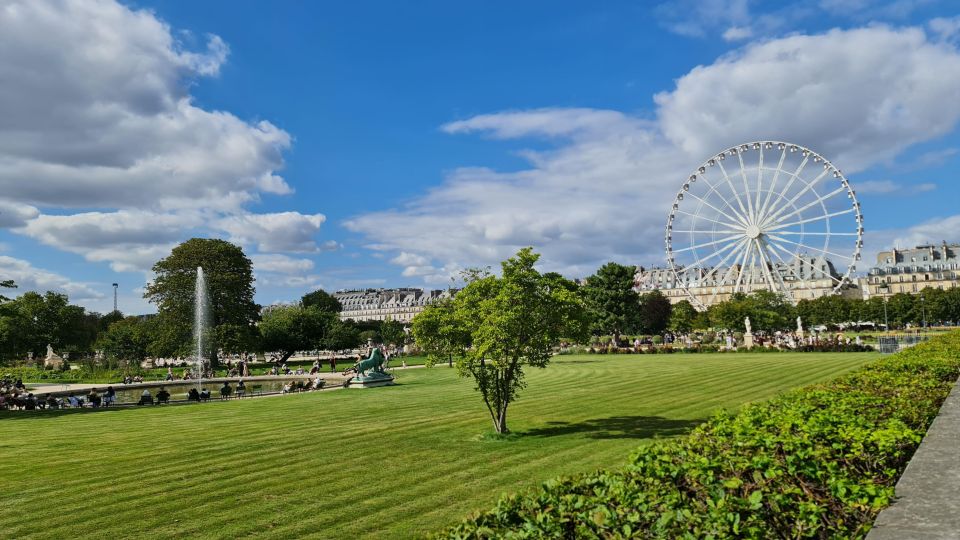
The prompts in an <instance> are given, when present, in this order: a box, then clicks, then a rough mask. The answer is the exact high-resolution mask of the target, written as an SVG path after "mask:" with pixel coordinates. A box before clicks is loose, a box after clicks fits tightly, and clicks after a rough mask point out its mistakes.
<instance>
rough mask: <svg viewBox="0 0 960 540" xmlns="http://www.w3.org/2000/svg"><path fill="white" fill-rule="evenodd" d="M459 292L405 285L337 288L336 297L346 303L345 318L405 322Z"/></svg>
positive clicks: (343, 319) (342, 314) (343, 303)
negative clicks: (430, 289) (373, 287)
mask: <svg viewBox="0 0 960 540" xmlns="http://www.w3.org/2000/svg"><path fill="white" fill-rule="evenodd" d="M456 293H457V289H444V290H432V291H425V290H423V289H414V288H407V287H404V288H399V289H357V290H349V291H337V292H335V293H334V294H333V297H334V298H336V299H337V300H339V301H340V304H341V305H343V311H341V312H340V320H342V321H345V320H347V319H353V320H355V321H384V320H387V319H388V318H389V319H392V320H394V321H399V322H402V323H405V324H406V323H409V322H410V321H412V320H413V317H414V316H415V315H416V314H417V313H420V312H421V311H423V309H424V308H425V307H427V306H428V305H430V304H432V303H434V302H436V301H438V300H442V299H446V298H452V297H453V296H454V295H455V294H456Z"/></svg>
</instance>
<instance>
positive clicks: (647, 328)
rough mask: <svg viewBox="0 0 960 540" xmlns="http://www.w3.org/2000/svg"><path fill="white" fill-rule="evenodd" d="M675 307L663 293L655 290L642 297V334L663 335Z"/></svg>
mask: <svg viewBox="0 0 960 540" xmlns="http://www.w3.org/2000/svg"><path fill="white" fill-rule="evenodd" d="M672 310H673V306H671V305H670V300H669V299H667V297H666V296H664V295H663V293H662V292H660V291H657V290H654V291H650V292H648V293H646V294H643V295H641V296H640V328H639V329H640V332H642V333H644V334H661V333H663V331H664V330H666V329H667V324H669V322H670V313H671V311H672Z"/></svg>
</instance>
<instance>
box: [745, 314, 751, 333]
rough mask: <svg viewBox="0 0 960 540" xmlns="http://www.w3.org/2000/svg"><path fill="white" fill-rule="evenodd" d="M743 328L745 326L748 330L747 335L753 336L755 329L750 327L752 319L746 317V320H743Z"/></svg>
mask: <svg viewBox="0 0 960 540" xmlns="http://www.w3.org/2000/svg"><path fill="white" fill-rule="evenodd" d="M743 326H745V327H746V328H747V333H748V334H752V333H753V328H752V327H751V326H750V317H744V319H743Z"/></svg>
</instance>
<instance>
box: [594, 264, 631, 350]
mask: <svg viewBox="0 0 960 540" xmlns="http://www.w3.org/2000/svg"><path fill="white" fill-rule="evenodd" d="M635 273H636V267H635V266H624V265H622V264H617V263H615V262H608V263H607V264H605V265H603V266H601V267H600V268H599V269H598V270H597V273H596V274H594V275H592V276H590V277H588V278H587V279H586V282H585V283H584V284H583V287H581V293H582V294H583V298H584V300H585V301H586V306H587V309H588V310H589V313H590V330H591V332H592V333H593V334H594V335H604V334H613V335H616V336H619V335H620V334H623V333H635V332H636V331H637V329H638V328H639V326H640V296H639V295H638V294H637V291H635V290H633V278H634V274H635Z"/></svg>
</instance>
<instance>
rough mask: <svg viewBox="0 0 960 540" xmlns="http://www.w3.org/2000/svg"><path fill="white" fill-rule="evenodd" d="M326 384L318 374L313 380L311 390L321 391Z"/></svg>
mask: <svg viewBox="0 0 960 540" xmlns="http://www.w3.org/2000/svg"><path fill="white" fill-rule="evenodd" d="M326 383H327V381H325V380H323V377H321V376H320V374H317V378H316V379H314V380H313V388H314V389H316V390H322V389H323V385H324V384H326Z"/></svg>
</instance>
